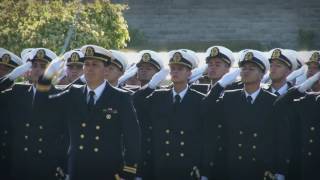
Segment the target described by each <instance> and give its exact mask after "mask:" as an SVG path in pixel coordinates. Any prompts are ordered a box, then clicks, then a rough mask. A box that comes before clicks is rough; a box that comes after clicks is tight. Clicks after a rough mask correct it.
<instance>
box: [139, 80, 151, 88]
mask: <svg viewBox="0 0 320 180" xmlns="http://www.w3.org/2000/svg"><path fill="white" fill-rule="evenodd" d="M148 82H149V81H140V84H141V87H143V86H144V85H146V84H148Z"/></svg>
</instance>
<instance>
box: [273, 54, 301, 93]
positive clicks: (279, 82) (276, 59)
mask: <svg viewBox="0 0 320 180" xmlns="http://www.w3.org/2000/svg"><path fill="white" fill-rule="evenodd" d="M270 54H271V56H270V58H269V62H270V78H271V81H272V82H271V84H270V87H269V88H268V89H267V90H268V91H269V92H272V93H274V94H275V95H277V96H280V95H283V94H285V93H286V92H287V91H288V89H289V88H290V87H292V85H291V84H290V83H288V82H287V79H286V78H287V76H288V75H289V74H290V73H291V72H292V71H294V70H296V68H297V59H296V57H295V56H294V55H293V54H291V53H290V52H289V51H287V50H285V49H280V48H276V49H273V50H272V51H271V52H270Z"/></svg>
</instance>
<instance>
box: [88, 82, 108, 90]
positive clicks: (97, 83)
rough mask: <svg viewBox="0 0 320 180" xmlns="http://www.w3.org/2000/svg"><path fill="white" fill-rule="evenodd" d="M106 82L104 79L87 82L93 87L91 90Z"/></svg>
mask: <svg viewBox="0 0 320 180" xmlns="http://www.w3.org/2000/svg"><path fill="white" fill-rule="evenodd" d="M103 82H104V80H101V81H99V82H94V83H93V82H91V83H90V82H87V85H88V87H89V88H90V89H91V90H95V89H96V88H97V87H99V86H100V85H101V84H102V83H103Z"/></svg>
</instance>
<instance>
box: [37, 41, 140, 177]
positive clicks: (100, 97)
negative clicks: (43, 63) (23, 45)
mask: <svg viewBox="0 0 320 180" xmlns="http://www.w3.org/2000/svg"><path fill="white" fill-rule="evenodd" d="M81 51H82V52H83V53H84V55H85V56H84V69H83V71H84V75H85V79H86V85H84V86H75V85H74V86H70V88H69V89H67V90H65V91H62V92H61V93H59V94H54V95H50V96H49V97H50V98H52V102H51V103H52V104H55V105H56V106H57V107H62V109H61V110H60V109H59V108H57V111H54V113H56V114H63V115H64V120H65V121H67V122H68V129H69V136H70V137H69V138H70V148H69V160H68V173H69V175H70V180H87V179H93V180H100V179H120V178H125V179H131V177H133V176H134V175H135V173H136V168H137V163H138V158H139V153H140V142H139V141H140V132H139V126H138V121H137V119H136V115H135V112H134V108H133V106H132V103H131V99H130V96H129V95H128V94H127V93H125V92H124V91H121V90H119V89H118V88H114V87H113V86H111V85H110V84H109V83H108V82H107V81H106V80H105V76H104V75H105V73H106V67H107V66H108V65H109V63H110V61H111V57H112V54H111V52H110V51H108V50H106V49H104V48H102V47H99V46H95V45H86V46H83V47H82V48H81ZM56 66H59V62H57V64H56V63H52V64H51V65H50V66H49V67H48V69H47V71H46V74H45V76H44V77H45V79H50V77H52V76H53V75H54V74H55V72H56V68H55V67H56ZM42 82H46V81H42ZM46 87H47V88H49V87H50V85H49V84H47V86H46ZM124 150H125V151H124ZM122 152H124V157H123V153H122Z"/></svg>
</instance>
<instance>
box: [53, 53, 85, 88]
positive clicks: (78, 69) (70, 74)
mask: <svg viewBox="0 0 320 180" xmlns="http://www.w3.org/2000/svg"><path fill="white" fill-rule="evenodd" d="M63 58H64V59H65V61H66V75H65V76H64V77H63V78H62V79H61V80H60V81H59V83H58V84H59V85H67V84H70V83H73V82H74V81H75V80H77V79H78V78H80V76H81V75H82V74H83V61H84V55H83V53H82V52H81V51H80V50H71V51H68V52H66V53H65V54H64V55H63Z"/></svg>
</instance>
